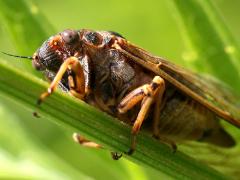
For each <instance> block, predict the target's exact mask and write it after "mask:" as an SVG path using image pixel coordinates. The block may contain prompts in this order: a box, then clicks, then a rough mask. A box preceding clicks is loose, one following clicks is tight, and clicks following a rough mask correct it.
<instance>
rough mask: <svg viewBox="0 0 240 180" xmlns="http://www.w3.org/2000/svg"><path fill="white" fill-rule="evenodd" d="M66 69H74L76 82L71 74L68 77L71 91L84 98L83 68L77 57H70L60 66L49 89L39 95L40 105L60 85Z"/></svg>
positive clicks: (74, 94)
mask: <svg viewBox="0 0 240 180" xmlns="http://www.w3.org/2000/svg"><path fill="white" fill-rule="evenodd" d="M66 71H72V72H74V75H75V82H74V79H73V77H72V76H71V75H70V76H69V77H68V83H69V87H70V93H71V94H72V95H73V96H75V97H77V98H79V99H83V98H84V96H85V79H84V72H83V68H82V66H81V65H80V63H79V61H78V59H77V58H76V57H69V58H68V59H66V60H65V61H64V62H63V63H62V65H61V66H60V68H59V70H58V72H57V74H56V76H55V77H54V79H53V81H52V82H51V84H50V87H49V88H48V89H47V91H46V92H44V93H42V94H41V96H40V97H39V99H38V102H37V104H38V105H40V104H41V103H42V102H43V100H44V99H45V98H47V97H48V96H50V95H51V94H52V93H53V92H54V90H55V89H56V87H57V86H58V84H59V82H60V81H61V79H62V77H63V75H64V73H65V72H66Z"/></svg>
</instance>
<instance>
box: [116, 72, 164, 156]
mask: <svg viewBox="0 0 240 180" xmlns="http://www.w3.org/2000/svg"><path fill="white" fill-rule="evenodd" d="M164 91H165V82H164V79H162V78H161V77H160V76H155V77H154V78H153V80H152V82H151V83H150V84H145V85H143V86H141V87H139V88H137V89H135V90H133V91H132V92H130V93H129V94H128V95H127V96H126V97H125V98H123V100H122V101H121V102H120V104H119V106H118V111H119V112H120V113H125V112H127V111H128V110H130V109H132V108H133V107H134V106H135V105H136V104H138V103H139V102H140V101H141V102H142V104H141V108H140V111H139V113H138V116H137V118H136V120H135V122H134V125H133V127H132V140H131V146H130V149H129V151H128V152H127V154H129V155H130V154H132V153H133V152H134V150H135V149H136V137H137V134H138V132H139V130H140V128H141V126H142V123H143V121H144V119H145V118H146V115H147V112H148V110H149V109H150V106H151V105H152V104H153V103H154V102H155V98H158V97H159V94H161V96H162V94H163V92H164Z"/></svg>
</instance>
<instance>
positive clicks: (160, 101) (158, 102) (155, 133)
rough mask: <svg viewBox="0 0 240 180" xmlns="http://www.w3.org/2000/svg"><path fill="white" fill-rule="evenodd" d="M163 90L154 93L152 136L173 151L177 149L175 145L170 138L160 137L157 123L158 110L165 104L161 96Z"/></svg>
mask: <svg viewBox="0 0 240 180" xmlns="http://www.w3.org/2000/svg"><path fill="white" fill-rule="evenodd" d="M163 93H164V91H161V90H160V91H159V93H158V94H157V95H156V96H157V97H156V102H155V105H154V107H155V108H154V116H153V126H152V129H153V137H154V138H156V139H158V140H159V141H161V142H162V143H165V144H166V145H168V146H171V148H172V150H173V152H175V151H176V150H177V145H176V144H175V143H174V142H173V141H171V140H170V139H167V138H165V137H162V136H161V134H160V132H159V123H160V112H161V109H162V107H163V106H164V105H165V103H166V102H165V101H166V100H165V99H164V98H163Z"/></svg>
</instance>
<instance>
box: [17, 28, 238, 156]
mask: <svg viewBox="0 0 240 180" xmlns="http://www.w3.org/2000/svg"><path fill="white" fill-rule="evenodd" d="M21 57H22V56H21ZM23 58H24V57H23ZM25 58H29V59H31V60H32V64H33V67H34V68H35V69H36V70H38V71H42V72H43V73H44V74H45V76H46V77H47V79H48V80H49V81H50V82H51V84H50V86H49V88H48V89H47V91H46V92H44V93H42V94H41V96H40V98H39V100H38V104H40V103H41V102H42V101H44V99H45V98H46V97H47V96H49V95H51V94H52V93H53V92H54V90H55V89H56V88H57V87H60V89H62V90H63V91H64V92H67V93H68V94H70V95H71V96H74V97H76V98H78V99H81V100H83V101H85V102H86V103H89V104H91V105H92V106H95V107H96V108H99V109H100V110H102V111H104V112H107V113H108V114H110V115H112V116H114V117H117V118H118V119H119V120H121V121H123V122H125V123H127V124H129V125H131V126H132V131H131V134H132V137H131V139H132V141H131V145H130V149H129V151H128V154H132V153H133V152H134V150H135V148H136V136H137V134H138V132H139V131H140V128H141V127H142V125H143V127H144V128H145V129H146V130H149V131H150V132H152V135H153V137H155V138H157V139H159V140H160V141H161V142H164V143H167V144H169V145H171V146H172V147H173V149H175V148H176V145H175V143H177V142H181V141H185V140H196V141H202V142H207V143H211V144H214V145H217V146H221V147H231V146H233V145H234V144H235V141H234V139H233V138H232V137H231V136H230V135H229V134H228V133H227V132H226V131H225V130H224V128H223V127H222V126H221V125H220V122H219V119H224V120H225V121H227V122H229V123H231V124H233V125H234V126H237V127H240V107H239V105H237V102H236V98H235V96H233V95H232V94H231V93H229V92H228V91H225V89H224V88H222V86H221V83H218V82H217V81H215V80H211V79H207V78H204V77H203V76H200V75H198V74H195V73H193V72H190V71H187V70H185V69H184V68H181V67H179V66H177V65H175V64H173V63H171V62H169V61H167V60H165V59H163V58H161V57H157V56H154V55H152V54H150V53H149V52H147V51H145V50H144V49H142V48H139V47H137V46H136V45H134V44H132V43H131V42H129V41H128V40H126V39H125V38H124V37H123V36H121V35H120V34H118V33H115V32H111V31H93V30H89V29H81V30H71V29H67V30H65V31H63V32H60V33H58V34H57V35H54V36H52V37H50V38H49V39H48V40H46V41H45V42H43V44H42V46H41V47H40V48H39V49H38V50H37V51H36V52H35V53H34V55H33V56H32V57H25ZM143 122H145V123H143ZM75 138H76V139H77V140H78V142H80V143H82V144H89V141H87V140H86V139H84V138H82V137H80V136H79V135H75ZM86 142H87V143H86ZM91 145H92V146H95V147H99V146H98V145H97V144H94V143H92V144H91Z"/></svg>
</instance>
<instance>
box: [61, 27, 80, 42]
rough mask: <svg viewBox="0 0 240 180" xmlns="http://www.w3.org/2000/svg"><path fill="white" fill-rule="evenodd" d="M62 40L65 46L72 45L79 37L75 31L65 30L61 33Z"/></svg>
mask: <svg viewBox="0 0 240 180" xmlns="http://www.w3.org/2000/svg"><path fill="white" fill-rule="evenodd" d="M61 35H62V39H63V41H64V42H65V43H66V44H69V45H70V44H73V43H75V42H76V41H78V40H79V35H78V32H77V31H74V30H70V29H68V30H65V31H63V32H62V33H61Z"/></svg>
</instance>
